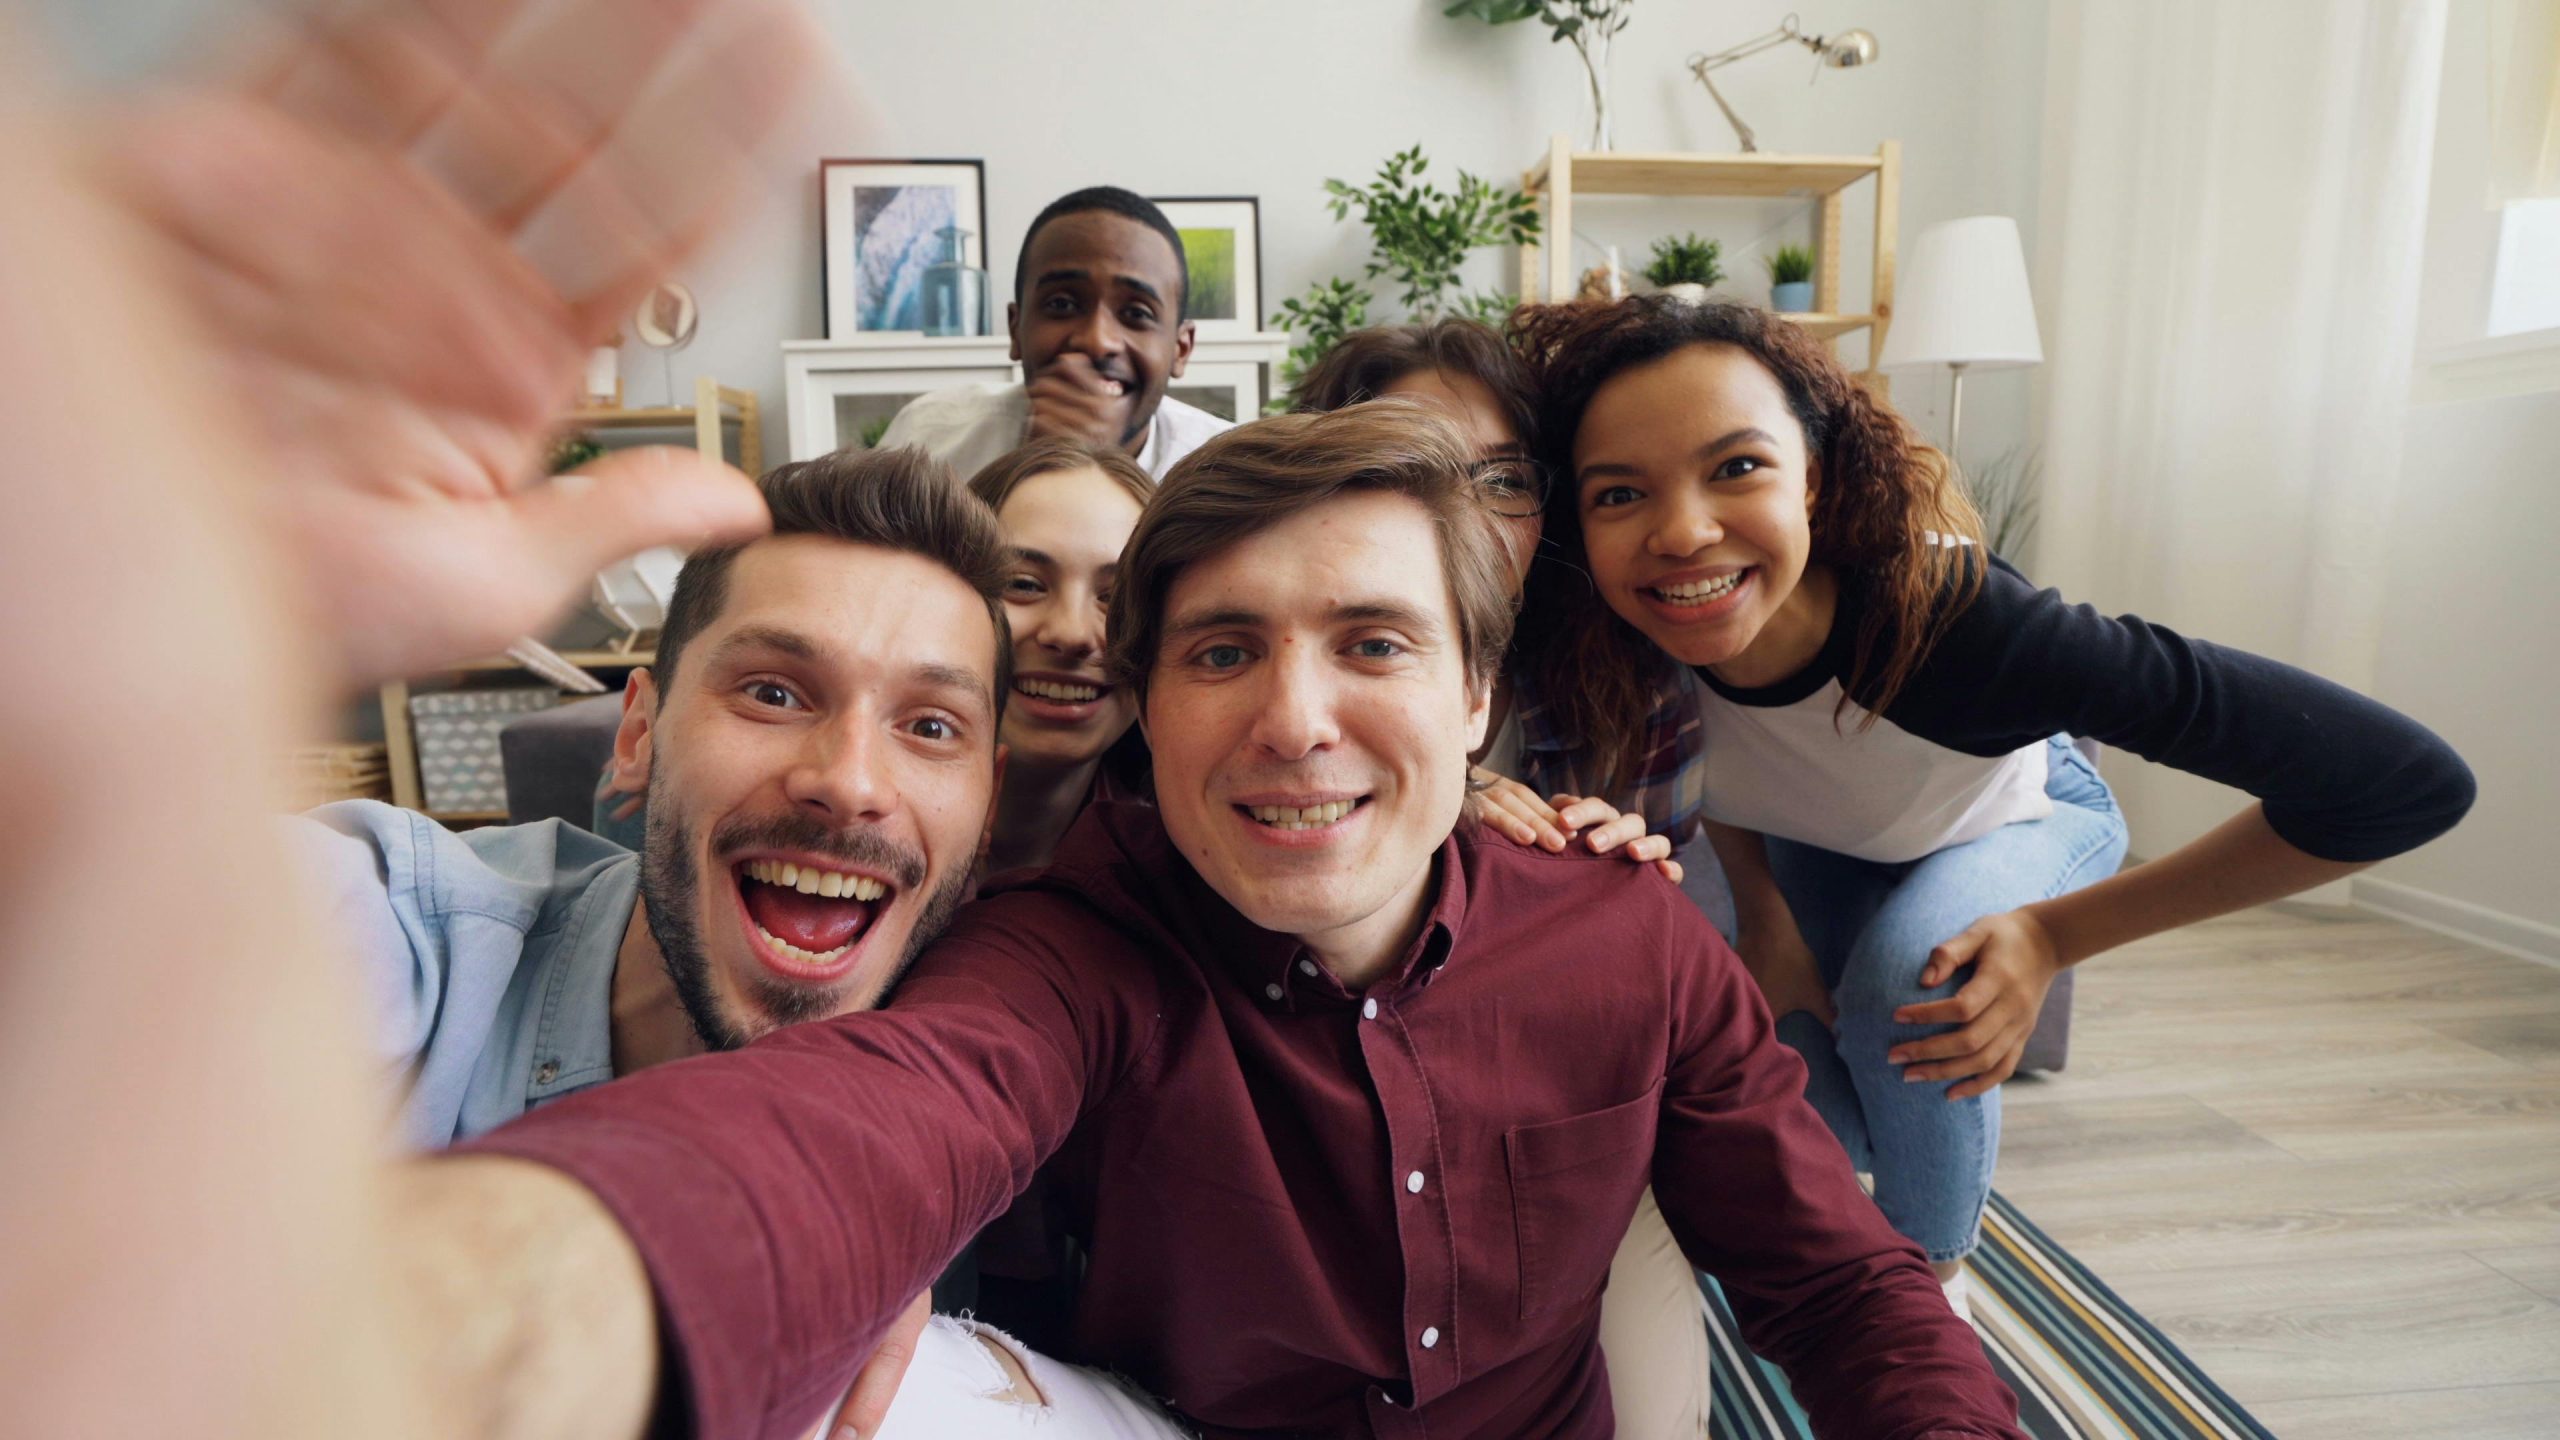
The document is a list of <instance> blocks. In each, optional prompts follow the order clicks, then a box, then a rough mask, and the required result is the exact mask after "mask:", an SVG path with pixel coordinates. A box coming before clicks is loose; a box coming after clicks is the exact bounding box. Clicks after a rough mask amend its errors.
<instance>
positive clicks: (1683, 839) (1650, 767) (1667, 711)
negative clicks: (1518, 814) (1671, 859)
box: [1511, 668, 1707, 849]
mask: <svg viewBox="0 0 2560 1440" xmlns="http://www.w3.org/2000/svg"><path fill="white" fill-rule="evenodd" d="M1697 687H1698V681H1697V677H1695V676H1693V675H1691V674H1690V673H1689V672H1688V671H1687V670H1686V669H1682V668H1672V669H1669V670H1668V671H1666V673H1665V674H1664V676H1663V679H1662V682H1661V684H1660V685H1659V686H1658V687H1657V688H1656V689H1655V691H1654V700H1653V709H1652V711H1651V712H1650V713H1648V714H1647V715H1646V716H1645V721H1644V750H1643V755H1644V758H1643V760H1642V761H1640V762H1639V763H1638V764H1637V766H1636V771H1635V779H1634V781H1633V782H1632V783H1631V784H1630V785H1629V786H1628V787H1627V788H1625V789H1623V790H1621V791H1619V792H1618V793H1616V794H1614V795H1605V796H1602V797H1601V798H1602V799H1605V800H1607V801H1608V802H1609V803H1610V804H1612V805H1615V806H1617V807H1618V810H1619V812H1620V813H1621V814H1627V815H1642V816H1643V817H1644V819H1645V828H1646V829H1648V830H1650V831H1652V832H1653V833H1655V834H1657V835H1668V836H1670V837H1671V843H1672V846H1673V847H1674V848H1675V849H1676V848H1678V847H1680V846H1683V845H1686V844H1688V843H1689V841H1690V840H1691V839H1693V838H1695V837H1696V835H1697V833H1698V828H1699V824H1700V821H1701V819H1702V818H1703V811H1704V808H1705V802H1706V789H1707V769H1706V728H1705V725H1704V722H1703V721H1702V720H1701V719H1700V716H1699V706H1698V688H1697ZM1511 704H1512V708H1513V709H1515V710H1517V711H1518V712H1519V715H1520V768H1521V769H1523V770H1526V771H1527V772H1529V773H1527V774H1525V775H1522V776H1520V777H1519V779H1520V783H1521V784H1523V785H1526V786H1528V787H1529V788H1530V789H1532V790H1535V791H1536V792H1538V793H1539V794H1540V795H1589V794H1591V793H1593V791H1594V790H1595V789H1596V788H1597V786H1598V783H1599V779H1600V776H1599V773H1598V772H1599V768H1600V767H1599V765H1598V763H1597V758H1596V757H1594V756H1591V755H1589V754H1586V753H1584V751H1583V748H1582V741H1581V739H1580V737H1578V736H1573V735H1566V734H1563V733H1561V732H1560V731H1559V730H1558V728H1557V726H1558V723H1559V720H1558V717H1557V716H1556V714H1555V712H1554V711H1553V710H1552V709H1550V708H1549V707H1548V705H1547V703H1546V701H1545V700H1544V698H1542V697H1541V696H1540V695H1539V694H1538V686H1537V681H1536V680H1534V679H1532V678H1531V677H1530V676H1529V675H1528V674H1527V673H1526V672H1525V671H1521V670H1514V671H1513V672H1512V674H1511Z"/></svg>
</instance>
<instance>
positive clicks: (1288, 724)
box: [1253, 640, 1342, 760]
mask: <svg viewBox="0 0 2560 1440" xmlns="http://www.w3.org/2000/svg"><path fill="white" fill-rule="evenodd" d="M1318 648H1320V647H1317V646H1312V645H1308V644H1305V643H1302V642H1291V641H1288V640H1284V641H1283V642H1282V644H1281V646H1280V651H1281V653H1280V654H1279V655H1277V656H1275V657H1274V658H1273V659H1272V661H1271V663H1270V664H1269V665H1267V666H1265V667H1264V670H1263V674H1264V675H1265V676H1266V677H1267V679H1266V682H1265V684H1264V685H1263V687H1262V693H1261V694H1260V695H1259V696H1257V697H1255V698H1256V700H1257V701H1258V702H1259V706H1258V708H1257V710H1256V712H1255V715H1254V722H1253V743H1254V744H1255V745H1256V746H1257V747H1259V748H1260V749H1262V750H1264V751H1266V752H1268V753H1269V754H1270V755H1271V756H1272V757H1273V758H1275V759H1279V760H1303V759H1305V758H1306V757H1307V756H1309V755H1312V754H1314V753H1315V752H1316V751H1319V750H1323V749H1326V748H1328V747H1330V746H1332V745H1334V744H1335V743H1337V742H1338V741H1339V740H1340V739H1341V738H1342V728H1341V726H1340V725H1339V724H1338V723H1336V721H1335V718H1334V693H1333V684H1332V680H1331V676H1330V674H1329V673H1328V672H1327V670H1326V668H1325V665H1324V662H1323V659H1322V657H1320V656H1319V655H1317V654H1316V653H1315V651H1316V650H1317V649H1318Z"/></svg>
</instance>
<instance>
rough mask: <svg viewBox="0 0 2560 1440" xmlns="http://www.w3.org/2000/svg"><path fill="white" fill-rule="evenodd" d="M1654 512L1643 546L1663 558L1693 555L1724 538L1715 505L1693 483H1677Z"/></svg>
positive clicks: (1673, 558)
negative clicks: (1674, 488)
mask: <svg viewBox="0 0 2560 1440" xmlns="http://www.w3.org/2000/svg"><path fill="white" fill-rule="evenodd" d="M1668 498H1669V503H1667V504H1666V505H1664V506H1663V507H1662V508H1661V510H1660V511H1658V512H1657V514H1658V515H1659V516H1660V520H1659V522H1658V523H1657V524H1655V526H1654V527H1653V532H1652V533H1651V534H1649V535H1647V536H1646V537H1645V548H1646V549H1647V550H1649V551H1651V552H1652V553H1654V554H1656V555H1659V556H1662V557H1663V558H1665V559H1671V560H1677V559H1680V558H1682V557H1684V556H1689V555H1695V554H1697V553H1698V552H1699V551H1701V550H1704V549H1706V548H1707V547H1708V546H1710V545H1713V544H1715V543H1716V542H1717V541H1719V540H1722V539H1723V538H1724V526H1723V525H1722V524H1720V523H1719V522H1718V521H1717V519H1716V512H1715V504H1714V502H1713V501H1712V500H1710V499H1709V498H1708V497H1707V496H1706V495H1704V494H1702V493H1700V491H1699V489H1698V488H1697V487H1694V486H1681V487H1679V488H1678V489H1677V490H1676V491H1674V492H1673V494H1672V495H1671V496H1670V497H1668Z"/></svg>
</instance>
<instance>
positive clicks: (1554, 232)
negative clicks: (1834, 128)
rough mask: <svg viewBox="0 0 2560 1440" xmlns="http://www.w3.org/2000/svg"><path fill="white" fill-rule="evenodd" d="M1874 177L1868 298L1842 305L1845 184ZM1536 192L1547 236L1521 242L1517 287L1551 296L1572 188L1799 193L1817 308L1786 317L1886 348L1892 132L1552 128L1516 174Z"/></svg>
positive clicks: (1895, 149)
mask: <svg viewBox="0 0 2560 1440" xmlns="http://www.w3.org/2000/svg"><path fill="white" fill-rule="evenodd" d="M1862 180H1873V181H1874V182H1875V276H1874V284H1873V286H1872V288H1871V289H1870V290H1869V292H1868V293H1869V295H1870V297H1871V298H1870V300H1869V303H1868V308H1867V309H1866V310H1863V311H1857V312H1846V311H1843V310H1842V309H1841V294H1840V236H1841V233H1842V227H1843V225H1844V224H1845V223H1846V220H1847V203H1846V194H1847V192H1848V191H1849V189H1850V188H1851V187H1853V186H1855V185H1857V184H1858V183H1859V182H1860V181H1862ZM1520 188H1521V189H1523V190H1526V191H1527V192H1528V193H1529V194H1530V195H1531V196H1533V197H1535V198H1536V199H1538V200H1539V201H1540V202H1541V217H1540V218H1541V220H1542V221H1543V227H1542V233H1544V234H1545V235H1547V236H1549V237H1551V238H1552V239H1554V241H1555V243H1554V244H1553V245H1551V246H1539V245H1524V246H1522V247H1521V249H1520V296H1521V298H1522V299H1524V300H1555V299H1560V298H1564V297H1567V296H1570V295H1572V294H1573V292H1574V289H1575V285H1576V277H1575V274H1574V266H1573V206H1574V199H1575V197H1576V196H1577V195H1644V196H1654V197H1660V198H1668V199H1709V198H1724V197H1729V198H1735V199H1785V198H1794V199H1805V200H1812V201H1815V202H1816V209H1815V213H1814V231H1813V248H1814V271H1813V311H1812V312H1811V313H1809V314H1801V315H1790V316H1788V317H1787V318H1788V319H1790V320H1793V321H1795V322H1796V323H1797V324H1799V325H1802V326H1804V327H1805V328H1806V329H1808V330H1811V331H1813V332H1814V333H1815V334H1817V335H1820V336H1823V337H1824V338H1826V339H1838V338H1839V337H1840V336H1843V335H1852V334H1856V333H1857V332H1859V331H1861V330H1864V331H1867V332H1869V341H1868V345H1867V353H1868V354H1869V355H1870V356H1873V355H1876V354H1879V353H1881V352H1882V351H1883V349H1884V334H1885V330H1886V328H1887V327H1888V326H1890V325H1891V324H1892V323H1893V267H1894V233H1895V230H1896V227H1897V226H1898V225H1899V224H1900V209H1901V197H1902V146H1901V143H1900V142H1899V141H1893V140H1888V141H1886V142H1884V143H1883V144H1882V145H1879V146H1877V147H1876V153H1874V154H1873V155H1762V154H1747V155H1688V154H1677V153H1654V154H1644V153H1636V152H1629V151H1588V150H1583V151H1577V150H1575V149H1574V148H1573V146H1572V144H1571V142H1570V141H1568V140H1567V139H1566V138H1565V137H1564V136H1562V135H1558V136H1556V137H1555V139H1554V140H1553V141H1551V142H1550V143H1549V145H1548V147H1547V153H1546V155H1545V156H1544V158H1542V159H1540V160H1539V161H1538V163H1537V164H1535V165H1532V166H1530V167H1529V169H1528V170H1527V171H1526V172H1525V173H1524V174H1522V176H1521V177H1520Z"/></svg>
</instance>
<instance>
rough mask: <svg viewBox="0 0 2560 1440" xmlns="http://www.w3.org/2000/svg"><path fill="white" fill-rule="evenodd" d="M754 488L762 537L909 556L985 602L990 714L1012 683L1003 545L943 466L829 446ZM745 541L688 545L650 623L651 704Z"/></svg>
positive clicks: (903, 452)
mask: <svg viewBox="0 0 2560 1440" xmlns="http://www.w3.org/2000/svg"><path fill="white" fill-rule="evenodd" d="M756 487H757V488H758V489H759V490H761V491H763V492H764V503H765V508H766V509H767V510H769V511H771V512H772V515H773V529H772V531H771V533H772V534H774V535H777V536H780V535H819V536H824V537H826V538H828V539H831V540H842V541H845V542H846V543H848V544H853V545H869V546H872V547H874V548H876V549H881V550H890V551H898V552H902V553H905V554H909V555H919V556H922V557H923V558H925V559H927V560H930V561H932V562H933V563H935V564H937V565H939V566H941V567H942V568H943V569H945V570H948V571H950V572H951V573H952V574H953V575H955V576H957V577H959V579H960V582H961V583H962V584H964V585H967V586H968V587H969V588H970V589H971V590H974V591H976V592H977V594H978V598H979V599H980V600H981V601H983V602H985V604H986V607H987V619H988V620H989V622H991V623H992V624H993V625H994V626H995V631H996V673H995V687H996V689H995V696H994V702H995V707H996V714H997V716H998V717H999V718H1001V717H1002V715H1003V713H1004V700H1005V694H1006V692H1008V691H1009V690H1011V689H1012V688H1013V632H1012V629H1011V627H1009V626H1008V625H1007V624H1006V623H1005V615H1004V599H1003V592H1004V578H1005V572H1006V565H1007V561H1008V559H1009V556H1010V552H1009V551H1008V550H1007V549H1006V548H1005V543H1004V532H1003V531H1002V530H1001V529H1000V528H998V526H997V525H996V513H995V511H993V510H991V509H989V508H987V502H985V501H984V500H981V499H979V498H978V497H977V496H976V495H974V494H972V493H971V492H970V490H969V487H967V486H966V485H963V484H961V483H960V477H959V476H957V475H955V474H953V473H952V470H951V467H950V466H949V465H947V464H945V463H943V462H942V461H940V460H936V459H934V458H932V457H931V456H929V455H927V454H925V453H924V452H923V451H922V450H918V449H915V448H913V447H901V448H899V449H895V450H837V451H833V452H831V453H829V454H825V455H821V456H819V457H818V458H817V459H815V460H799V461H794V462H792V463H791V464H788V465H779V466H776V467H774V468H773V469H772V470H769V471H767V472H765V475H764V477H763V478H762V479H760V480H758V481H757V482H756ZM754 543H755V542H754V541H752V540H748V541H741V542H739V543H738V544H735V545H712V546H705V547H703V548H702V549H700V550H696V551H694V552H693V554H692V555H690V556H688V557H687V558H686V560H685V562H684V568H683V569H681V570H679V571H677V572H676V590H675V595H674V596H673V597H672V598H670V599H669V600H668V601H667V618H666V621H665V623H664V624H662V625H661V626H660V627H659V630H658V654H657V663H656V664H655V665H654V666H652V667H651V669H652V671H653V673H654V674H655V675H656V677H657V682H658V703H659V704H661V705H664V704H665V703H666V700H667V693H668V691H669V689H670V688H671V687H672V684H673V682H674V679H675V673H676V664H677V662H678V661H679V660H680V659H681V658H682V657H683V655H684V650H685V646H687V645H688V644H690V643H691V642H692V640H693V638H694V637H695V636H696V635H699V634H701V633H702V632H703V630H704V629H706V628H708V627H709V625H710V624H711V622H712V620H714V619H715V618H717V617H718V616H719V614H720V609H721V606H723V605H724V604H726V603H727V602H728V598H729V570H730V567H732V566H733V565H735V564H736V563H737V560H738V554H739V552H741V551H743V550H745V549H746V548H747V546H749V545H752V544H754Z"/></svg>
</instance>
